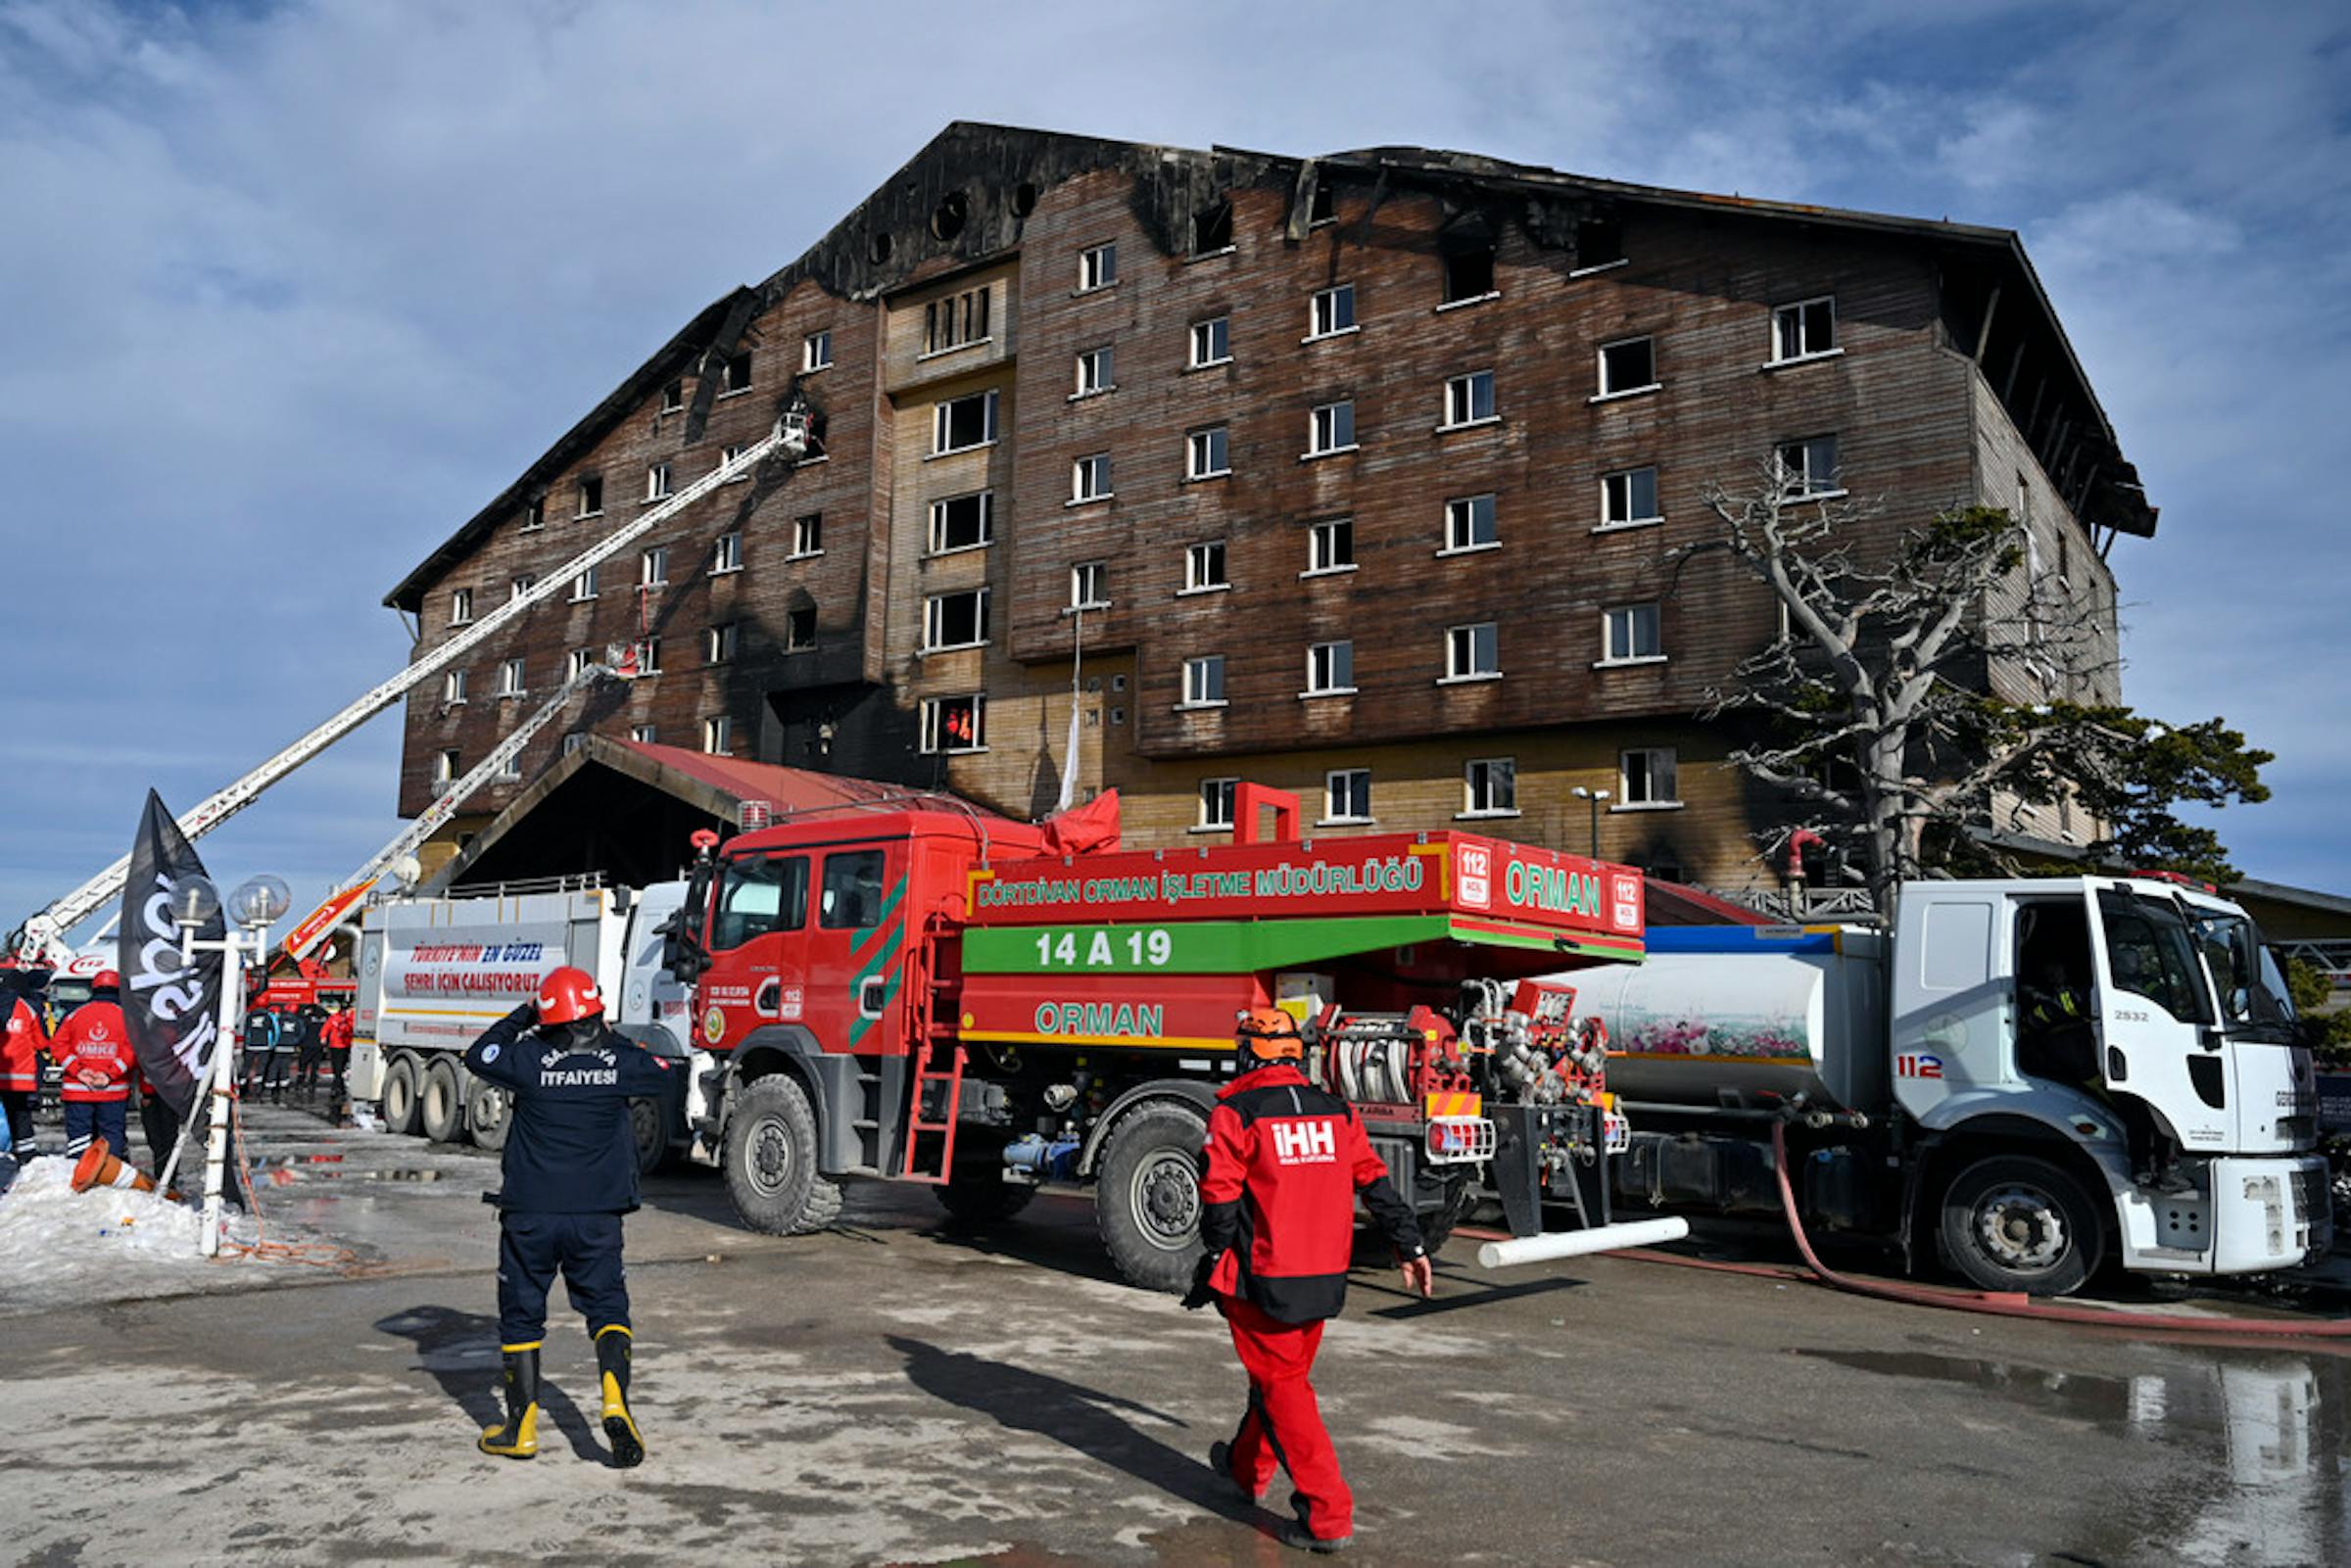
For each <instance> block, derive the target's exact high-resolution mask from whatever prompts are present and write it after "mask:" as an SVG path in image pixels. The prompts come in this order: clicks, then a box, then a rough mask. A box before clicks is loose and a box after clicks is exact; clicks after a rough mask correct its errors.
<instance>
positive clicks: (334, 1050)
mask: <svg viewBox="0 0 2351 1568" xmlns="http://www.w3.org/2000/svg"><path fill="white" fill-rule="evenodd" d="M244 1045H245V1058H244V1066H245V1075H244V1081H243V1083H242V1084H241V1085H240V1086H239V1092H240V1093H241V1094H242V1095H243V1096H244V1097H245V1098H246V1099H247V1100H254V1101H259V1100H262V1099H267V1100H268V1101H270V1102H271V1103H272V1104H276V1105H283V1104H284V1103H285V1099H286V1095H287V1093H288V1092H289V1090H291V1092H292V1093H293V1094H294V1095H295V1096H296V1097H297V1098H299V1099H302V1100H306V1101H308V1100H315V1099H316V1098H317V1097H318V1073H319V1069H320V1068H321V1067H324V1068H326V1069H328V1070H329V1071H330V1072H331V1073H332V1074H333V1087H332V1090H331V1093H330V1095H329V1100H328V1103H329V1104H330V1105H335V1106H340V1105H341V1104H342V1103H343V1095H344V1075H345V1071H346V1069H348V1068H349V1067H350V1065H351V1008H350V1006H349V1005H348V1004H347V1003H342V1002H338V1003H336V1004H335V1005H334V1006H333V1007H332V1008H325V1007H321V1006H319V1005H318V1004H317V1003H315V1002H304V1003H301V1004H299V1005H292V1004H287V1005H280V1006H276V1007H257V1008H255V1009H254V1010H253V1011H252V1012H250V1013H248V1014H246V1015H245V1023H244Z"/></svg>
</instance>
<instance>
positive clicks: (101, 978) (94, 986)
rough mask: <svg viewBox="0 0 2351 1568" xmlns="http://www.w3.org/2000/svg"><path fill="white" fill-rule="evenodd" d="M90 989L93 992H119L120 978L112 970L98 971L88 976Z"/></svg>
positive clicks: (120, 987) (120, 986)
mask: <svg viewBox="0 0 2351 1568" xmlns="http://www.w3.org/2000/svg"><path fill="white" fill-rule="evenodd" d="M90 989H91V990H93V991H119V990H120V989H122V976H121V975H120V974H116V973H115V972H114V971H113V970H100V971H99V972H98V973H97V974H93V975H91V976H90Z"/></svg>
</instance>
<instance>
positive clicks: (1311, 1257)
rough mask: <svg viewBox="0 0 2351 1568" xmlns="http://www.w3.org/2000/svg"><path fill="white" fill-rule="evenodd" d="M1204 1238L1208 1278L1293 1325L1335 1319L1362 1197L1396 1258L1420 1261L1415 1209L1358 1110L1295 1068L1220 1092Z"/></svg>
mask: <svg viewBox="0 0 2351 1568" xmlns="http://www.w3.org/2000/svg"><path fill="white" fill-rule="evenodd" d="M1206 1158H1207V1166H1208V1168H1207V1173H1206V1174H1205V1175H1204V1176H1203V1177H1202V1178H1201V1183H1200V1197H1201V1200H1202V1203H1203V1204H1204V1206H1205V1207H1204V1208H1203V1210H1202V1212H1201V1216H1200V1239H1201V1240H1202V1241H1203V1242H1204V1243H1206V1244H1207V1247H1208V1257H1209V1259H1213V1261H1212V1262H1211V1263H1210V1265H1209V1270H1208V1277H1207V1283H1208V1287H1209V1289H1210V1290H1212V1291H1214V1292H1216V1293H1217V1294H1218V1295H1220V1296H1237V1297H1239V1298H1241V1299H1243V1300H1245V1301H1247V1302H1248V1303H1250V1305H1252V1306H1254V1307H1257V1308H1258V1309H1259V1310H1260V1311H1262V1312H1264V1313H1265V1314H1266V1315H1267V1316H1269V1317H1271V1318H1274V1319H1277V1320H1278V1321H1280V1322H1284V1323H1312V1322H1315V1321H1318V1320H1319V1319H1321V1318H1325V1317H1336V1316H1337V1315H1338V1312H1339V1308H1340V1307H1342V1306H1343V1305H1344V1304H1345V1302H1346V1299H1347V1263H1348V1259H1349V1258H1350V1257H1351V1256H1352V1255H1353V1253H1354V1251H1355V1198H1356V1194H1357V1193H1359V1192H1360V1193H1362V1194H1363V1199H1364V1207H1365V1208H1367V1209H1368V1210H1370V1211H1371V1217H1372V1218H1373V1219H1374V1220H1375V1221H1377V1222H1378V1224H1379V1227H1380V1229H1381V1230H1383V1231H1384V1232H1386V1233H1387V1237H1388V1240H1389V1241H1390V1242H1391V1243H1393V1244H1394V1246H1395V1248H1396V1252H1397V1255H1398V1257H1400V1258H1405V1259H1411V1258H1417V1257H1419V1256H1420V1255H1421V1253H1422V1251H1423V1249H1422V1247H1421V1245H1420V1227H1419V1225H1418V1223H1417V1222H1416V1221H1415V1219H1414V1218H1413V1209H1412V1205H1410V1204H1408V1203H1406V1202H1405V1201H1404V1199H1403V1198H1402V1197H1400V1196H1398V1194H1397V1191H1396V1184H1395V1183H1394V1182H1392V1181H1390V1180H1389V1179H1388V1167H1387V1165H1386V1164H1383V1163H1382V1162H1381V1160H1380V1158H1379V1156H1377V1155H1375V1154H1373V1153H1372V1152H1371V1141H1370V1139H1369V1138H1368V1137H1367V1136H1366V1135H1365V1133H1364V1123H1363V1120H1362V1118H1361V1117H1357V1116H1356V1114H1355V1108H1354V1107H1353V1106H1351V1105H1349V1104H1348V1103H1347V1102H1346V1101H1344V1100H1342V1099H1340V1098H1339V1097H1338V1096H1337V1095H1335V1094H1330V1093H1327V1092H1325V1091H1324V1090H1321V1089H1318V1088H1316V1087H1315V1086H1314V1085H1313V1084H1311V1083H1309V1082H1308V1081H1307V1080H1306V1075H1305V1074H1304V1073H1302V1072H1300V1071H1299V1070H1298V1069H1296V1068H1295V1067H1292V1066H1291V1065H1290V1064H1288V1063H1286V1062H1275V1063H1272V1064H1271V1065H1270V1066H1267V1067H1262V1068H1258V1069H1255V1070H1254V1071H1250V1072H1244V1073H1242V1074H1241V1075H1240V1076H1239V1077H1237V1078H1235V1079H1233V1080H1232V1082H1230V1083H1228V1084H1226V1085H1225V1086H1224V1088H1223V1090H1222V1091H1221V1092H1220V1093H1219V1094H1218V1096H1217V1108H1216V1110H1215V1111H1213V1112H1211V1113H1210V1114H1209V1117H1208V1149H1207V1156H1206Z"/></svg>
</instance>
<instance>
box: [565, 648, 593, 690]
mask: <svg viewBox="0 0 2351 1568" xmlns="http://www.w3.org/2000/svg"><path fill="white" fill-rule="evenodd" d="M595 662H596V649H594V648H573V649H572V650H571V651H570V652H569V653H567V654H565V655H564V656H563V679H564V680H565V681H567V682H569V681H576V680H578V679H579V678H580V677H581V676H583V675H585V674H587V673H588V667H589V666H590V665H592V664H594V663H595Z"/></svg>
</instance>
